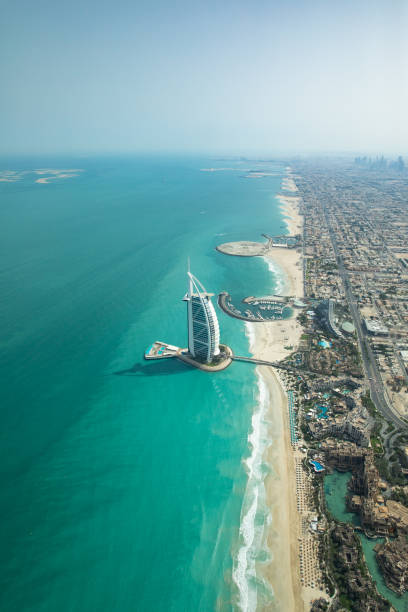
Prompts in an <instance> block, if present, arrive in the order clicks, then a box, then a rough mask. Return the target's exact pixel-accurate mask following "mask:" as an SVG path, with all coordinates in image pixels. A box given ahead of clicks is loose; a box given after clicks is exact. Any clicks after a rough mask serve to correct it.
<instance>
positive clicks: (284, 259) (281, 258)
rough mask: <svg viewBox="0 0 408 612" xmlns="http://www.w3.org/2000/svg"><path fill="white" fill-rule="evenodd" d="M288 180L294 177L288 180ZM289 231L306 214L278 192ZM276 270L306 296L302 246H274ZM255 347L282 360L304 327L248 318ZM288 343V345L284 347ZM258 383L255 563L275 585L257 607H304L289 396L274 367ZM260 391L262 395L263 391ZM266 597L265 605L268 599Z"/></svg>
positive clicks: (298, 227)
mask: <svg viewBox="0 0 408 612" xmlns="http://www.w3.org/2000/svg"><path fill="white" fill-rule="evenodd" d="M288 181H290V182H289V183H288ZM288 185H289V186H290V191H295V190H296V186H295V184H294V182H293V179H292V178H284V179H283V184H282V187H283V188H285V189H289V187H288ZM277 199H278V200H279V201H280V202H281V203H282V211H283V212H284V214H285V215H286V218H285V221H286V223H287V225H288V231H289V233H290V234H296V233H297V234H298V233H300V232H301V231H302V226H303V217H302V216H301V215H300V212H299V202H300V198H298V197H288V196H277ZM264 259H265V260H266V261H267V263H268V265H269V267H270V269H271V271H276V267H278V268H279V269H280V270H281V272H283V275H284V277H285V279H284V287H282V288H281V290H280V293H281V294H282V295H291V296H296V297H299V298H301V297H303V263H302V253H301V249H287V248H279V247H277V248H273V249H272V250H271V251H270V253H268V254H267V255H265V257H264ZM246 326H247V330H248V332H249V337H250V340H251V342H250V351H251V353H252V354H253V355H254V356H256V357H258V358H260V359H266V360H280V359H283V358H284V357H286V356H287V355H288V354H290V353H291V352H292V351H293V350H295V349H296V346H297V345H298V343H299V340H300V335H301V333H302V329H301V326H300V324H299V323H298V322H297V321H296V319H289V320H283V321H276V322H275V321H274V322H270V323H264V324H262V325H256V324H253V323H247V324H246ZM285 347H286V348H285ZM256 373H257V377H258V381H259V382H258V385H259V388H260V389H261V388H262V385H264V386H265V388H266V396H267V402H266V404H267V405H266V410H265V424H266V426H267V440H268V444H267V446H266V448H265V449H264V453H263V461H264V463H265V464H266V465H267V466H268V474H267V476H266V477H265V478H264V481H263V484H264V487H265V503H266V508H267V512H269V520H267V521H266V529H265V531H264V535H263V538H264V546H266V548H267V549H268V550H269V551H270V555H269V558H268V560H267V561H266V562H259V563H258V564H257V566H256V570H257V571H256V574H257V578H261V579H263V580H264V581H266V582H267V584H268V585H270V587H271V589H272V591H273V596H272V603H271V601H270V600H269V603H267V602H266V601H265V602H262V601H258V606H257V609H268V610H277V611H278V610H279V611H280V610H285V612H286V611H288V612H290V611H293V612H297V611H299V612H301V611H303V610H304V609H305V604H306V601H305V602H304V601H303V599H302V588H301V582H300V569H299V557H298V537H299V533H300V524H299V515H298V512H297V506H296V493H295V484H296V478H295V461H294V454H293V449H292V446H291V443H290V435H289V422H288V421H289V417H288V398H287V394H286V392H285V389H284V387H283V385H282V383H281V381H280V379H279V375H278V374H277V373H276V372H275V371H274V370H273V369H271V368H266V367H262V366H258V367H257V368H256ZM260 395H262V394H261V393H260ZM263 603H265V605H263Z"/></svg>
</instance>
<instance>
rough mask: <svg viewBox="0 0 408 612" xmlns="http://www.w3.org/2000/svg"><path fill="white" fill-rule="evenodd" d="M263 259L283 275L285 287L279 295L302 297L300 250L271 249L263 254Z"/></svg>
mask: <svg viewBox="0 0 408 612" xmlns="http://www.w3.org/2000/svg"><path fill="white" fill-rule="evenodd" d="M264 258H265V259H266V260H267V261H268V260H269V261H271V263H272V264H276V266H277V267H278V268H279V269H280V270H282V272H283V273H284V275H285V287H284V289H283V291H282V292H281V294H282V295H289V296H291V297H297V298H300V297H303V264H302V253H301V250H300V248H299V249H287V248H286V247H272V248H271V249H270V250H269V251H268V252H267V253H265V255H264Z"/></svg>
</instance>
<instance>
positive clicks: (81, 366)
mask: <svg viewBox="0 0 408 612" xmlns="http://www.w3.org/2000/svg"><path fill="white" fill-rule="evenodd" d="M255 170H256V171H258V172H261V173H262V175H256V173H255V172H251V171H255ZM284 176H285V166H284V165H283V163H280V162H277V161H268V160H264V161H254V160H252V161H251V160H246V159H236V158H234V159H219V158H217V159H215V158H208V157H201V158H200V157H198V156H197V157H182V156H176V155H175V156H153V155H152V156H130V155H128V156H114V157H113V156H94V157H89V156H80V157H75V158H73V157H64V156H53V157H43V158H40V157H33V158H29V157H24V158H23V157H21V158H13V159H10V158H9V159H0V238H1V239H0V295H1V301H0V371H1V387H0V415H1V429H0V438H1V442H0V453H1V456H0V471H1V496H0V532H1V538H0V542H1V547H0V566H1V567H0V581H1V587H0V609H1V611H2V612H50V611H58V612H89V611H109V612H114V611H117V612H128V611H138V612H139V611H141V612H161V611H166V612H168V611H175V612H184V611H194V612H196V611H205V612H207V611H212V610H216V611H228V610H244V611H245V612H246V611H248V612H251V611H252V610H255V609H256V607H257V605H259V593H261V591H262V592H263V593H265V589H269V595H268V596H269V597H270V601H271V602H273V584H272V585H265V584H261V579H260V578H259V576H258V575H257V572H256V564H257V563H258V562H262V559H263V560H264V561H265V560H267V558H268V555H273V551H265V547H264V544H263V535H262V534H264V528H265V526H266V525H267V524H268V522H270V520H271V516H270V515H268V511H267V509H266V508H264V507H261V501H262V496H263V495H262V486H263V478H264V477H265V470H263V469H262V458H261V456H262V452H263V446H262V445H263V444H264V440H262V424H263V419H264V417H265V410H266V402H267V399H268V398H267V395H266V389H265V387H264V386H263V385H262V381H261V380H260V379H259V378H258V377H257V374H256V370H255V368H254V366H253V365H251V364H249V363H238V362H234V363H233V364H232V365H231V366H230V367H229V368H228V369H226V370H224V371H222V372H218V373H213V374H208V373H205V372H201V371H199V370H196V369H193V368H191V367H188V366H187V365H185V364H184V363H181V362H179V361H177V360H175V359H170V360H163V361H152V362H146V361H145V360H144V358H143V355H144V351H145V350H146V348H147V347H148V346H149V345H150V344H151V343H152V342H153V341H154V340H162V341H165V342H168V343H171V344H175V345H177V346H187V327H186V304H185V303H184V302H183V301H182V298H183V296H184V294H185V292H186V289H187V278H186V271H187V262H188V258H189V259H190V265H191V270H192V272H193V273H194V274H195V275H196V276H197V277H198V278H199V279H200V281H201V282H202V283H203V284H204V286H205V287H206V289H207V291H210V292H212V293H214V294H215V297H214V302H215V303H216V295H217V294H218V293H219V292H220V291H222V290H225V291H228V292H229V293H230V294H231V295H232V297H233V299H234V300H237V301H240V300H241V299H242V298H244V297H245V296H249V295H265V294H271V293H274V291H277V290H279V287H280V286H281V285H282V282H283V281H284V279H283V278H282V276H281V273H280V271H279V269H277V268H275V267H268V264H267V263H266V262H265V261H264V260H263V259H262V258H260V257H256V258H245V257H230V256H227V255H223V254H221V253H219V252H217V251H216V250H215V247H216V245H217V244H220V243H223V242H229V241H234V240H255V241H258V240H263V238H262V236H261V235H262V234H263V233H267V234H277V233H287V226H286V223H285V221H284V217H283V215H282V212H281V210H280V208H279V202H278V201H277V200H276V199H275V196H276V194H277V193H278V192H279V189H280V186H281V181H282V178H283V177H284ZM216 311H217V314H218V317H219V322H220V328H221V340H222V342H223V343H226V344H228V345H229V346H231V348H232V349H233V351H234V352H235V353H236V354H241V355H249V354H250V345H249V343H250V340H251V338H250V333H249V328H248V327H246V324H245V323H244V322H242V321H240V320H237V319H233V318H230V317H229V316H228V315H226V314H224V313H223V312H222V311H221V310H220V309H219V308H218V307H217V306H216Z"/></svg>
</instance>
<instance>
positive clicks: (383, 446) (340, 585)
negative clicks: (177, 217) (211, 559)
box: [145, 158, 408, 612]
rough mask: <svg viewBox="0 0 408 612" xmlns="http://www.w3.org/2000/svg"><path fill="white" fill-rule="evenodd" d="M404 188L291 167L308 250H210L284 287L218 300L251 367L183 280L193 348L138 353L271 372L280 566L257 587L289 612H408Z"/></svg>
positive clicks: (335, 167)
mask: <svg viewBox="0 0 408 612" xmlns="http://www.w3.org/2000/svg"><path fill="white" fill-rule="evenodd" d="M407 176H408V175H407V170H406V169H405V168H404V167H403V165H402V164H401V163H399V164H396V162H395V163H391V162H390V163H387V162H386V161H385V160H384V159H383V158H380V159H378V160H374V161H372V160H367V159H366V158H357V159H356V160H355V162H354V163H353V162H352V161H349V160H347V161H345V160H343V159H342V160H336V161H330V162H328V161H324V162H322V161H319V160H315V161H313V160H312V161H304V160H302V161H299V160H295V161H294V162H293V165H292V169H290V168H288V169H287V177H288V178H286V179H284V180H283V182H282V189H283V191H286V192H289V193H288V194H287V195H284V196H278V197H277V200H278V201H279V200H280V201H281V203H282V204H283V207H282V210H283V212H284V213H286V216H287V218H288V221H287V223H288V229H289V231H290V233H291V234H292V236H293V237H295V236H297V235H299V234H300V235H301V238H298V239H296V241H293V243H292V241H287V243H286V244H284V243H282V242H281V243H280V244H279V243H278V241H277V240H275V243H274V241H273V240H272V241H271V240H270V237H269V236H268V235H266V234H264V236H265V238H266V239H267V242H266V243H261V242H258V243H254V242H252V243H250V242H244V241H243V242H241V243H226V244H224V245H220V246H219V247H218V248H217V251H218V252H220V256H231V255H235V256H238V257H243V256H244V257H245V256H246V257H248V256H249V257H251V256H252V257H254V256H255V257H256V256H257V257H262V258H265V260H267V261H268V260H269V259H273V261H274V264H276V265H277V266H279V268H280V269H281V270H282V271H283V272H284V274H285V276H286V277H287V278H286V280H287V282H286V287H285V288H284V291H282V292H281V295H280V296H276V295H273V296H263V297H254V296H250V297H247V298H244V299H243V300H242V303H243V304H244V306H243V307H242V306H241V305H240V304H235V303H233V302H232V300H231V299H230V296H229V294H227V293H225V292H224V294H220V296H219V297H218V304H219V306H220V307H221V308H222V309H223V310H224V311H225V312H227V314H229V315H231V316H234V317H235V318H236V319H241V320H245V321H246V329H248V330H249V331H250V351H251V353H252V354H253V358H240V357H238V356H236V355H234V354H232V351H231V349H229V348H228V347H223V345H220V343H219V326H218V321H217V319H216V315H215V311H214V307H213V305H212V304H211V297H212V296H211V294H207V292H206V291H205V289H204V288H203V287H202V285H199V283H198V281H197V279H195V278H194V277H191V276H190V275H189V290H188V293H187V295H186V296H185V298H184V299H185V300H186V302H187V315H188V333H189V341H188V349H179V348H178V347H174V346H171V345H166V344H165V343H160V342H156V343H154V344H153V345H152V346H151V347H150V348H149V349H148V351H147V352H146V354H145V357H146V359H155V358H156V359H158V358H165V357H178V358H179V359H182V360H183V361H185V362H186V363H190V364H191V365H194V366H195V367H200V369H204V370H206V371H215V370H216V368H215V367H214V365H213V363H215V360H217V359H218V360H219V363H221V364H222V365H221V367H220V368H219V369H224V367H227V365H229V364H230V363H231V362H232V360H237V359H241V360H242V359H245V360H246V361H252V362H254V363H256V364H258V365H260V366H271V367H262V368H257V373H258V376H259V377H262V380H263V381H264V382H265V383H266V385H267V387H268V394H269V395H267V398H268V399H267V405H268V409H267V412H266V413H265V417H266V418H265V422H267V423H268V434H267V436H266V437H267V438H268V440H270V442H271V443H270V445H269V446H268V447H267V448H266V450H265V453H264V456H263V460H264V461H265V464H267V465H270V466H271V467H272V468H273V469H272V470H271V472H270V473H269V474H267V475H266V477H265V481H264V485H265V493H266V502H267V505H268V508H270V510H271V512H272V513H273V522H272V524H271V526H270V527H268V528H266V532H265V533H266V540H265V542H266V545H267V546H269V547H270V548H271V549H272V548H273V558H271V560H270V561H268V563H265V564H259V565H258V567H257V578H258V577H259V578H260V579H262V580H263V579H265V580H266V581H267V582H268V583H270V584H271V585H273V590H274V596H275V598H276V601H278V602H279V605H280V609H282V610H299V611H301V612H306V611H307V612H310V611H313V612H323V610H333V611H336V612H337V611H340V610H341V611H344V610H351V611H353V612H358V611H360V610H367V611H372V612H389V611H397V612H404V610H406V609H407V605H408V592H407V591H408V562H407V559H408V544H407V534H408V428H407V425H408V400H407V397H408V396H407V394H408V306H407V296H408V273H407V270H408V256H407V253H408V213H407V206H406V202H407V201H408V180H407ZM295 193H296V195H294V194H295ZM290 224H291V227H290ZM221 253H222V255H221ZM290 295H292V296H297V298H296V299H297V302H296V303H295V298H290V297H288V296H290ZM289 307H290V308H291V309H292V310H293V314H292V316H291V317H288V318H287V317H286V316H285V312H287V311H285V312H284V309H285V308H289ZM198 313H200V315H199V314H198ZM200 317H201V322H200ZM278 319H279V320H278ZM211 321H212V325H211V323H210V322H211ZM215 322H216V325H215ZM204 330H206V331H204ZM200 333H203V338H204V339H205V341H204V342H203V344H200V343H199V340H200ZM211 335H213V339H214V341H212V340H211V338H210V336H211ZM196 340H197V341H196ZM217 347H218V348H219V353H218V352H217V350H216V349H217ZM227 350H228V351H230V353H229V354H227V352H226V351H227ZM223 353H224V355H225V357H223ZM188 359H190V362H188V361H187V360H188ZM277 370H279V371H277ZM285 370H286V371H285ZM251 435H252V434H251ZM276 534H279V538H277V537H276ZM258 574H259V576H258Z"/></svg>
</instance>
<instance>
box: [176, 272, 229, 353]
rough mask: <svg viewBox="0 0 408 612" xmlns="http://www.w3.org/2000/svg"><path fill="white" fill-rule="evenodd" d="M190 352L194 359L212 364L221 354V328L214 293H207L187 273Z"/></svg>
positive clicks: (196, 280)
mask: <svg viewBox="0 0 408 612" xmlns="http://www.w3.org/2000/svg"><path fill="white" fill-rule="evenodd" d="M187 276H188V291H187V293H186V295H185V296H184V298H183V299H184V301H185V302H187V322H188V350H189V352H190V354H191V355H192V357H193V358H194V359H197V360H198V361H202V362H205V363H211V362H212V361H213V359H214V357H216V356H217V355H219V354H220V326H219V325H218V319H217V315H216V314H215V309H214V306H213V304H212V302H211V298H212V296H213V295H214V294H213V293H207V291H206V290H205V287H204V286H203V285H202V284H201V283H200V281H199V280H198V279H197V278H196V277H195V276H193V274H191V272H190V271H188V272H187Z"/></svg>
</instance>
